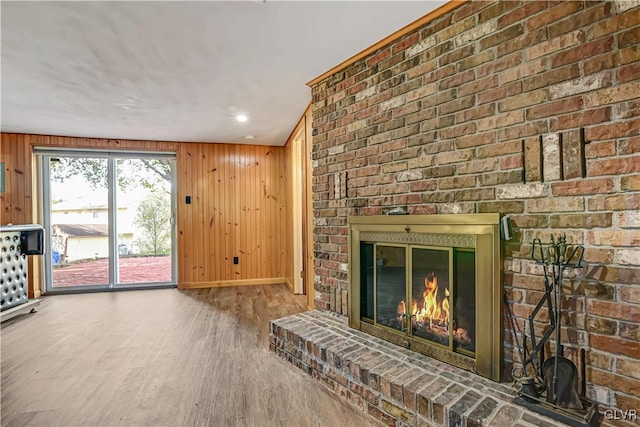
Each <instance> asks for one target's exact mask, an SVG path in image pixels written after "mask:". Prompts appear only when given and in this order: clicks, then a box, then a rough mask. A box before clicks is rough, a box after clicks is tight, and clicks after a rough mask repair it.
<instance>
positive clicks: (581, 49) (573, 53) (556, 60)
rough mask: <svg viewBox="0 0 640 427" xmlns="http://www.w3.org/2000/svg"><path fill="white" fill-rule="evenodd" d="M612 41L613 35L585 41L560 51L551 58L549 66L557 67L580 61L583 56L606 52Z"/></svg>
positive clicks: (609, 48)
mask: <svg viewBox="0 0 640 427" xmlns="http://www.w3.org/2000/svg"><path fill="white" fill-rule="evenodd" d="M613 43H614V38H613V37H605V38H603V39H598V40H596V41H593V42H591V43H585V44H582V45H580V46H578V47H575V48H573V49H569V50H567V51H563V52H560V53H558V54H556V55H554V56H553V57H552V59H551V67H552V68H557V67H562V66H563V65H567V64H570V63H572V62H577V61H581V60H582V59H583V58H588V57H590V56H594V55H598V54H601V53H604V52H608V51H610V50H611V49H612V47H613Z"/></svg>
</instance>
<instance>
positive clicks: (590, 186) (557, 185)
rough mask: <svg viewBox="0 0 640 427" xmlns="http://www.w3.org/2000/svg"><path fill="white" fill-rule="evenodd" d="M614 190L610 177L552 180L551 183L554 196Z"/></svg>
mask: <svg viewBox="0 0 640 427" xmlns="http://www.w3.org/2000/svg"><path fill="white" fill-rule="evenodd" d="M614 190H615V188H614V184H613V179H611V178H599V179H587V180H579V181H566V182H554V183H552V184H551V192H552V194H553V195H554V196H575V195H585V194H602V193H612V192H613V191H614Z"/></svg>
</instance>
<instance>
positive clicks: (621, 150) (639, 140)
mask: <svg viewBox="0 0 640 427" xmlns="http://www.w3.org/2000/svg"><path fill="white" fill-rule="evenodd" d="M636 153H640V137H635V138H629V139H625V140H622V141H620V142H619V143H618V154H620V155H625V154H636Z"/></svg>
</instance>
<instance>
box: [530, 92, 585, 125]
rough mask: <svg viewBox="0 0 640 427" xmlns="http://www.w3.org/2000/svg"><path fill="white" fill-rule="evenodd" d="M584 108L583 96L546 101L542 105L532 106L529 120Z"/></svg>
mask: <svg viewBox="0 0 640 427" xmlns="http://www.w3.org/2000/svg"><path fill="white" fill-rule="evenodd" d="M581 108H582V97H581V96H575V97H573V98H568V99H562V100H560V101H552V102H546V103H544V104H542V105H538V106H535V107H531V108H529V109H528V110H527V120H536V119H540V118H543V117H550V116H555V115H558V114H563V113H569V112H572V111H577V110H580V109H581Z"/></svg>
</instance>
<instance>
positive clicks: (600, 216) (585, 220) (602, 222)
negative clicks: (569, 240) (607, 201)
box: [550, 213, 613, 229]
mask: <svg viewBox="0 0 640 427" xmlns="http://www.w3.org/2000/svg"><path fill="white" fill-rule="evenodd" d="M550 220H551V227H552V228H581V229H587V228H605V227H611V225H612V224H613V215H612V214H611V213H595V214H581V215H552V216H551V218H550Z"/></svg>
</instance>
